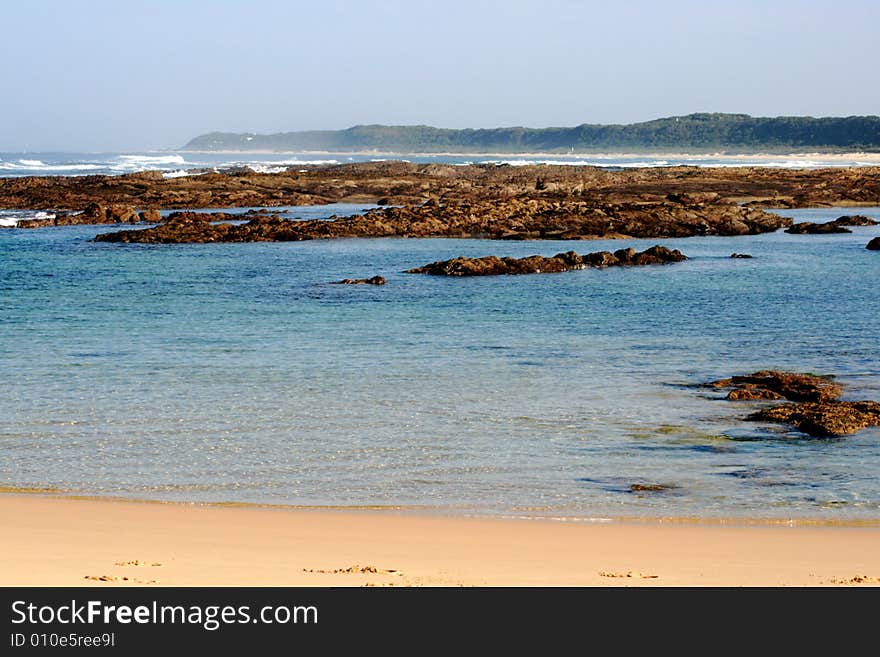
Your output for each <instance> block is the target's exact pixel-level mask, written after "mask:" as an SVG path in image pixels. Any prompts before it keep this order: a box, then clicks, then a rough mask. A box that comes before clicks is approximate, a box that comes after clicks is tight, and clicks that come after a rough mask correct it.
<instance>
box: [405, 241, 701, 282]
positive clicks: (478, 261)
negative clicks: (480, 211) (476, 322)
mask: <svg viewBox="0 0 880 657" xmlns="http://www.w3.org/2000/svg"><path fill="white" fill-rule="evenodd" d="M682 260H687V256H685V255H684V254H683V253H682V252H681V251H678V250H671V249H668V248H666V247H665V246H653V247H651V248H650V249H646V250H644V251H641V252H637V251H636V250H635V249H632V248H630V249H620V250H619V251H615V252H614V253H611V252H610V251H598V252H596V253H588V254H585V255H578V254H577V253H575V252H574V251H568V252H566V253H557V254H556V255H555V256H551V257H549V258H546V257H544V256H539V255H534V256H528V257H526V258H498V257H496V256H486V257H483V258H464V257H459V258H453V259H452V260H442V261H439V262H432V263H431V264H429V265H425V266H423V267H415V268H414V269H408V270H407V272H406V273H408V274H431V275H434V276H498V275H505V274H508V275H509V274H554V273H559V272H565V271H572V270H575V269H586V268H588V267H622V266H629V265H662V264H666V263H670V262H681V261H682Z"/></svg>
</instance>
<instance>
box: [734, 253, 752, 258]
mask: <svg viewBox="0 0 880 657" xmlns="http://www.w3.org/2000/svg"><path fill="white" fill-rule="evenodd" d="M730 257H731V258H754V257H755V256H751V255H749V254H748V253H731V254H730Z"/></svg>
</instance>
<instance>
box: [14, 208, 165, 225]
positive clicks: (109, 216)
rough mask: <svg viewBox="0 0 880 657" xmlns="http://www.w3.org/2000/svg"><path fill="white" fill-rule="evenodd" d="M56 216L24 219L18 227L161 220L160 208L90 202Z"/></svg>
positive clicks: (153, 221)
mask: <svg viewBox="0 0 880 657" xmlns="http://www.w3.org/2000/svg"><path fill="white" fill-rule="evenodd" d="M52 214H53V215H54V216H52V217H47V218H43V219H22V220H21V221H19V222H18V224H16V228H45V227H48V226H83V225H90V224H134V223H139V222H146V223H155V222H157V221H160V220H161V214H160V213H159V211H158V210H144V211H141V212H138V211H137V210H136V209H135V208H134V207H132V206H130V205H109V206H104V205H100V204H98V203H89V204H88V205H87V206H86V207H85V208H84V209H83V210H82V211H81V212H65V211H54V212H52Z"/></svg>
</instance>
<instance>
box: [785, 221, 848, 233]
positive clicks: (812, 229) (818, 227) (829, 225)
mask: <svg viewBox="0 0 880 657" xmlns="http://www.w3.org/2000/svg"><path fill="white" fill-rule="evenodd" d="M785 232H786V233H791V234H792V235H828V234H831V233H851V232H852V231H851V230H850V229H849V228H846V227H844V226H840V225H839V224H836V223H834V222H833V221H828V222H826V223H824V224H816V223H813V222H812V221H804V222H802V223H799V224H795V225H794V226H791V227H790V228H786V229H785Z"/></svg>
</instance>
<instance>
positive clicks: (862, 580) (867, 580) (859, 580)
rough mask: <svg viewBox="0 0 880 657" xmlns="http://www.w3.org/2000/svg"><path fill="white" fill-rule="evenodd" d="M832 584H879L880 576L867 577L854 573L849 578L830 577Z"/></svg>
mask: <svg viewBox="0 0 880 657" xmlns="http://www.w3.org/2000/svg"><path fill="white" fill-rule="evenodd" d="M831 583H832V584H842V585H845V586H847V585H853V584H880V577H868V576H867V575H856V576H855V577H850V578H849V579H832V580H831Z"/></svg>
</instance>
